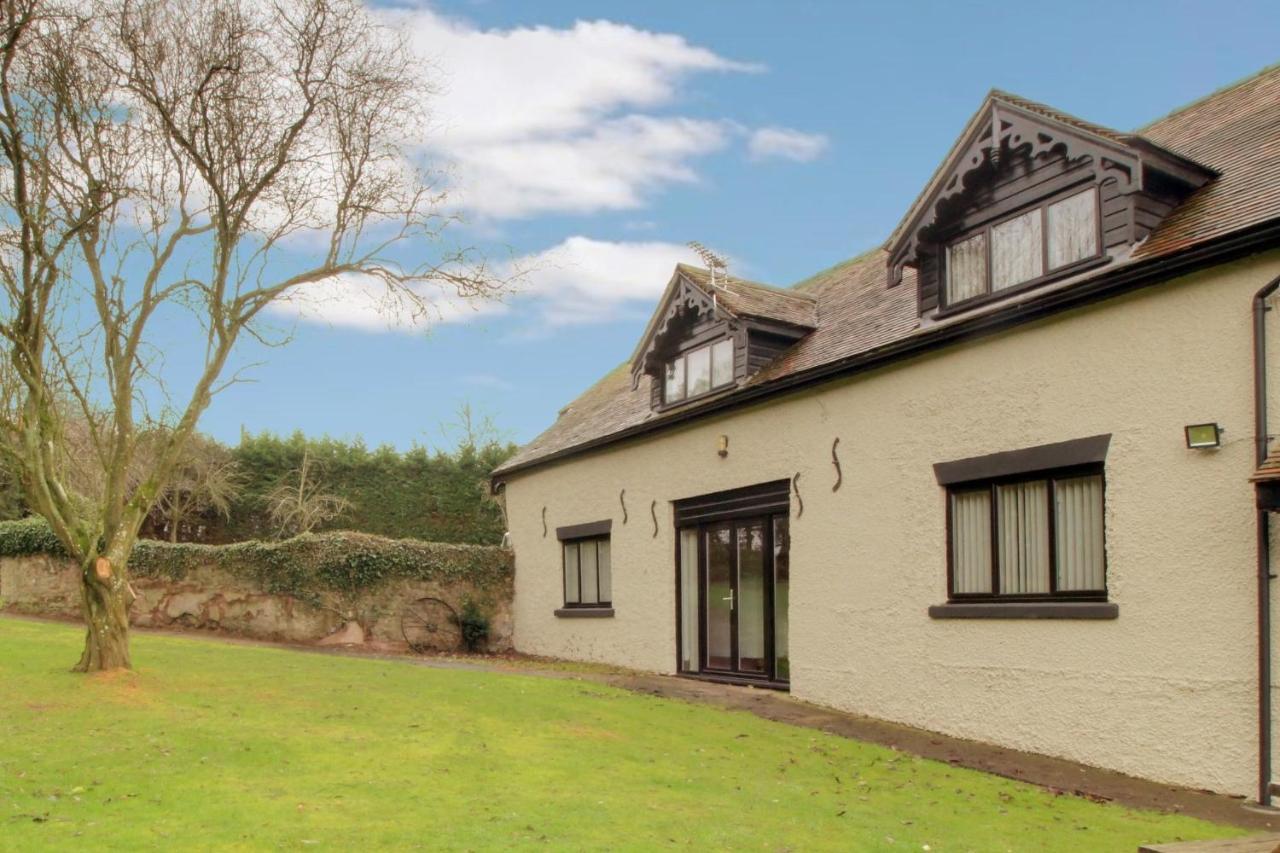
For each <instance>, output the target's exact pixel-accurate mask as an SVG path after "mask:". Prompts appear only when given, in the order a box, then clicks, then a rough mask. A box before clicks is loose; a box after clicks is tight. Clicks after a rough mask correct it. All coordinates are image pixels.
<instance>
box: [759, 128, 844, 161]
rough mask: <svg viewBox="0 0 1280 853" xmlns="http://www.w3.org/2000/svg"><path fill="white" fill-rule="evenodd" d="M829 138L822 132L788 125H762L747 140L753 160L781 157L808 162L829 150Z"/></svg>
mask: <svg viewBox="0 0 1280 853" xmlns="http://www.w3.org/2000/svg"><path fill="white" fill-rule="evenodd" d="M828 144H829V140H828V139H827V137H826V136H824V135H823V134H821V133H804V132H802V131H799V130H792V129H791V128H787V127H761V128H758V129H757V130H755V131H753V132H752V133H751V136H750V137H749V138H748V140H747V152H748V153H749V154H750V155H751V159H753V160H766V159H768V158H770V157H779V158H782V159H784V160H794V161H796V162H797V163H808V162H809V161H810V160H816V159H817V158H818V157H820V156H822V153H823V152H824V151H826V150H827V145H828Z"/></svg>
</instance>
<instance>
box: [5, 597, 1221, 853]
mask: <svg viewBox="0 0 1280 853" xmlns="http://www.w3.org/2000/svg"><path fill="white" fill-rule="evenodd" d="M80 640H81V632H80V630H79V629H76V628H73V627H70V626H63V625H53V624H42V623H35V622H22V621H15V620H5V619H0V847H3V848H4V849H6V850H12V849H19V850H23V849H45V848H50V847H60V848H70V847H72V846H75V847H77V848H82V849H92V850H103V849H129V850H135V849H141V848H154V847H160V846H164V847H179V848H198V849H261V848H268V847H272V848H275V847H280V848H292V849H297V848H303V849H330V850H354V849H364V850H368V849H379V848H396V849H405V848H421V849H440V848H446V849H499V848H510V847H524V846H529V847H535V846H536V847H546V848H550V849H606V848H608V849H647V848H653V847H681V848H697V849H706V848H742V849H751V850H784V849H795V850H819V849H828V850H931V851H950V850H982V851H987V850H1019V851H1021V850H1071V851H1078V850H1090V851H1102V850H1123V851H1133V850H1134V849H1136V847H1137V845H1138V844H1139V843H1140V842H1144V841H1153V840H1173V839H1177V838H1187V839H1190V838H1209V837H1218V836H1229V835H1236V834H1241V833H1240V831H1239V830H1235V829H1231V828H1227V827H1220V826H1214V825H1212V824H1207V823H1203V822H1200V821H1196V820H1192V819H1189V818H1184V817H1171V816H1164V815H1157V814H1151V813H1143V812H1135V811H1131V810H1127V809H1123V808H1119V807H1117V806H1112V805H1102V804H1097V803H1093V802H1089V801H1087V800H1083V799H1080V798H1077V797H1071V796H1054V795H1053V794H1051V793H1048V792H1046V791H1043V790H1041V789H1038V788H1034V787H1031V786H1028V785H1023V784H1018V783H1015V782H1011V781H1008V780H1004V779H1000V778H997V777H993V776H987V775H984V774H982V773H977V772H973V771H968V770H963V769H958V768H954V767H951V766H948V765H945V764H939V763H935V762H930V761H925V760H922V759H917V758H913V757H911V756H909V755H905V754H902V753H898V752H894V751H892V750H889V749H886V748H883V747H878V746H871V745H867V744H862V743H858V742H856V741H850V740H845V739H842V738H839V737H835V736H832V735H826V734H822V733H818V732H814V731H811V730H808V729H802V728H795V727H792V726H787V725H782V724H778V723H771V722H767V721H764V720H760V719H757V718H755V717H752V716H750V715H747V714H742V713H735V712H727V711H721V710H716V709H713V708H708V707H703V706H698V705H691V704H686V703H682V702H677V701H671V700H666V699H658V698H653V697H648V696H641V695H635V694H631V693H628V692H624V691H621V690H616V689H612V688H608V687H604V686H599V685H596V684H592V683H588V682H582V681H576V680H557V679H549V678H539V677H534V676H524V675H510V674H492V673H485V672H475V671H466V670H450V669H432V668H426V667H418V666H409V665H406V664H404V663H398V662H387V661H374V660H360V659H355V658H343V657H331V656H321V655H313V654H303V653H298V652H290V651H285V650H279V649H270V648H256V647H247V646H232V645H225V644H219V643H215V642H209V641H204V640H198V639H183V638H171V637H156V636H136V637H135V638H134V660H135V661H136V662H137V663H138V665H139V668H138V671H137V672H136V673H125V674H114V675H106V676H94V677H84V676H76V675H72V674H70V673H68V672H67V668H68V666H69V665H70V664H71V663H73V662H74V661H75V659H76V655H77V653H78V651H79V644H80Z"/></svg>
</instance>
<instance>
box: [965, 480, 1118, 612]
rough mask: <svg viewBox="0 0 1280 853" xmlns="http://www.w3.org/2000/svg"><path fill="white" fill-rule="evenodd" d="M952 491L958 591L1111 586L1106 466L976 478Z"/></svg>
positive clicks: (1099, 589) (992, 593) (996, 593)
mask: <svg viewBox="0 0 1280 853" xmlns="http://www.w3.org/2000/svg"><path fill="white" fill-rule="evenodd" d="M949 499H950V510H951V518H950V520H949V525H948V530H949V536H950V540H951V541H950V542H949V543H948V548H949V550H950V557H951V589H950V592H951V594H952V595H959V596H986V597H994V598H998V597H1000V596H1052V595H1056V594H1066V595H1071V594H1077V595H1078V594H1081V593H1086V594H1088V593H1095V594H1102V593H1105V591H1106V548H1105V533H1104V529H1103V525H1104V519H1103V484H1102V475H1101V474H1088V475H1084V476H1064V477H1053V476H1048V477H1042V478H1037V479H1030V480H1023V481H1019V482H1000V483H994V484H990V483H989V484H985V485H975V484H969V485H965V486H961V487H957V488H955V489H953V490H952V491H951V493H950V497H949ZM993 538H994V542H993V541H992V540H993ZM993 586H994V588H993Z"/></svg>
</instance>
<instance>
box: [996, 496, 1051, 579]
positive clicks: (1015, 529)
mask: <svg viewBox="0 0 1280 853" xmlns="http://www.w3.org/2000/svg"><path fill="white" fill-rule="evenodd" d="M996 495H997V499H998V500H999V507H1000V508H999V510H998V516H997V517H998V519H999V526H998V529H999V532H1000V592H1001V593H1003V594H1006V595H1030V594H1035V593H1041V592H1048V591H1049V484H1048V483H1046V482H1045V481H1044V480H1037V481H1035V482H1031V483H1014V484H1012V485H1008V486H998V487H997V488H996Z"/></svg>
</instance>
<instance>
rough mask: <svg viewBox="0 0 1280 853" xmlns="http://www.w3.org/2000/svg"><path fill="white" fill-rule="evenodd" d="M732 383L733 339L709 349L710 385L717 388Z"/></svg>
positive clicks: (720, 342)
mask: <svg viewBox="0 0 1280 853" xmlns="http://www.w3.org/2000/svg"><path fill="white" fill-rule="evenodd" d="M732 381H733V339H732V338H730V339H729V340H724V341H719V342H717V343H716V344H715V345H714V346H712V347H711V384H712V386H714V387H716V388H719V387H720V386H721V385H728V384H729V383H730V382H732Z"/></svg>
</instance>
